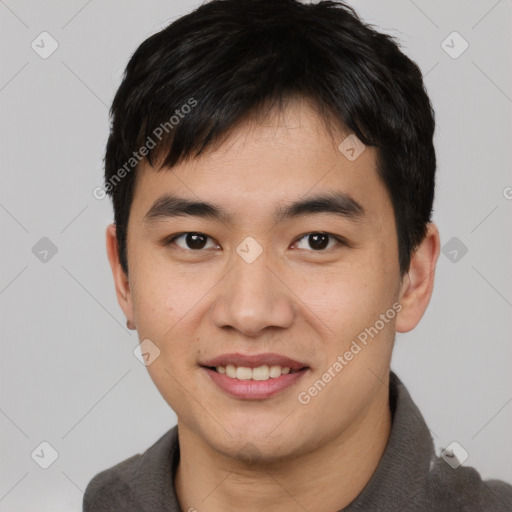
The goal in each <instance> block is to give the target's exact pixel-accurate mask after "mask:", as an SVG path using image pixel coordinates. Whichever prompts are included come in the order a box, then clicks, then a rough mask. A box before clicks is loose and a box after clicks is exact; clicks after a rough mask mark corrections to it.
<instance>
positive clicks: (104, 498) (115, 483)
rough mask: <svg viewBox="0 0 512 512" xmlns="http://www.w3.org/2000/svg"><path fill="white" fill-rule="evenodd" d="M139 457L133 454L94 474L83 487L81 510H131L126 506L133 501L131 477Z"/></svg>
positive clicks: (85, 511) (98, 511)
mask: <svg viewBox="0 0 512 512" xmlns="http://www.w3.org/2000/svg"><path fill="white" fill-rule="evenodd" d="M140 458H141V455H140V454H137V455H133V456H132V457H129V458H128V459H126V460H124V461H122V462H119V463H118V464H116V465H114V466H112V467H111V468H108V469H105V470H104V471H101V472H100V473H98V474H97V475H96V476H94V477H93V478H92V480H91V481H90V482H89V484H88V485H87V487H86V489H85V493H84V498H83V508H82V510H83V512H93V511H94V512H104V511H105V512H107V511H114V510H125V511H127V512H128V511H129V510H131V508H127V506H128V504H130V503H133V501H134V496H132V494H133V493H132V485H131V479H132V475H133V473H134V472H135V468H136V466H137V462H138V461H139V460H140ZM121 507H122V508H121Z"/></svg>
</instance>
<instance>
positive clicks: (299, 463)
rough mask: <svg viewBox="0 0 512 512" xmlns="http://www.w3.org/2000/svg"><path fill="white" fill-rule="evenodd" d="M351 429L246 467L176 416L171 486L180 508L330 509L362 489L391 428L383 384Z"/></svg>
mask: <svg viewBox="0 0 512 512" xmlns="http://www.w3.org/2000/svg"><path fill="white" fill-rule="evenodd" d="M383 390H384V391H386V393H383V396H381V397H379V398H378V399H377V400H376V402H375V403H374V404H373V405H372V407H370V408H369V410H368V411H367V412H366V413H365V414H364V417H362V418H360V419H358V421H357V422H354V423H353V424H352V425H351V426H350V429H348V430H347V431H344V432H342V433H340V435H339V436H337V437H335V438H334V439H332V440H330V441H329V442H326V443H325V444H323V445H322V446H321V447H320V448H318V449H316V450H314V451H312V452H309V453H307V454H304V455H300V456H298V457H295V458H287V459H286V460H285V461H278V462H273V463H271V464H269V463H265V464H264V465H263V466H262V465H254V466H251V467H248V466H247V465H246V464H242V463H240V462H239V461H237V460H235V459H233V458H229V457H225V456H222V455H220V454H219V452H217V451H215V450H213V449H211V447H209V446H208V445H206V443H205V441H204V440H203V439H202V438H199V437H197V436H196V434H195V433H194V432H192V431H191V430H190V429H188V428H187V427H186V426H183V425H181V424H180V422H179V421H178V429H179V442H180V462H179V465H178V468H177V472H176V477H175V482H174V486H175V489H176V494H177V496H178V500H179V503H180V505H181V508H182V510H184V511H187V512H188V511H194V510H197V512H201V511H202V510H208V511H209V512H221V511H222V512H231V511H235V510H236V511H238V510H240V504H241V503H243V509H244V511H247V512H253V511H254V512H257V511H261V510H272V511H273V512H281V511H282V512H285V511H286V512H290V511H295V510H297V511H304V510H315V511H316V512H332V511H333V510H340V509H342V508H344V507H346V506H347V505H348V504H350V503H351V502H352V501H353V500H354V499H355V498H356V497H357V496H358V495H359V494H360V493H361V491H362V490H363V489H364V487H365V486H366V484H367V483H368V481H369V480H370V478H371V477H372V475H373V473H374V472H375V470H376V468H377V466H378V464H379V461H380V459H381V457H382V455H383V453H384V450H385V448H386V444H387V441H388V439H389V434H390V431H391V412H390V409H389V401H388V396H387V387H386V386H383Z"/></svg>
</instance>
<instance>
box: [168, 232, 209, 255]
mask: <svg viewBox="0 0 512 512" xmlns="http://www.w3.org/2000/svg"><path fill="white" fill-rule="evenodd" d="M183 237H184V244H185V246H183V245H180V244H178V243H176V245H177V246H178V247H180V248H181V249H184V250H193V251H200V250H201V249H204V248H205V246H206V240H207V239H208V238H210V237H209V236H208V235H205V234H203V233H196V232H188V233H181V234H179V235H175V236H173V237H171V238H170V239H168V240H167V241H166V242H165V245H171V244H172V243H174V242H175V241H176V240H178V239H180V238H183Z"/></svg>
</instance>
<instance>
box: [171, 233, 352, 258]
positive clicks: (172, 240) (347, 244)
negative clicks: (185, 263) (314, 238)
mask: <svg viewBox="0 0 512 512" xmlns="http://www.w3.org/2000/svg"><path fill="white" fill-rule="evenodd" d="M189 234H194V235H202V236H205V237H207V238H209V239H210V240H213V238H211V237H210V236H208V235H206V234H204V233H199V232H197V231H185V232H183V233H178V234H177V235H172V236H171V237H170V238H167V239H165V240H164V245H165V246H170V245H171V244H172V243H174V241H175V240H176V239H178V238H180V237H182V236H185V235H189ZM309 235H326V236H328V237H330V238H334V239H335V240H336V241H337V242H338V243H339V245H340V246H342V247H343V246H344V247H350V244H349V243H348V242H347V240H345V239H344V238H343V237H340V236H337V235H333V234H331V233H326V232H325V231H310V232H309V233H305V234H303V235H300V236H299V237H298V238H296V239H295V242H294V244H295V243H297V242H299V241H300V240H303V239H304V238H306V237H308V236H309ZM177 247H178V249H181V250H183V251H185V252H196V253H199V252H204V251H205V250H204V249H183V247H179V246H177ZM336 248H339V247H336V246H334V247H330V248H328V249H319V250H313V249H311V250H308V252H313V253H322V252H330V251H331V250H333V249H336ZM299 250H303V249H299Z"/></svg>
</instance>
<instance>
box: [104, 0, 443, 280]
mask: <svg viewBox="0 0 512 512" xmlns="http://www.w3.org/2000/svg"><path fill="white" fill-rule="evenodd" d="M399 47H400V44H399V43H398V42H396V41H395V39H394V38H393V37H392V36H390V35H386V34H383V33H380V32H378V31H377V30H375V28H374V27H373V26H372V25H370V24H366V23H364V22H363V21H362V20H361V19H360V18H359V17H358V15H357V14H356V12H355V11H354V9H353V8H351V7H350V6H348V5H346V4H344V3H343V2H335V1H321V2H319V3H315V4H312V3H311V4H305V3H301V2H299V1H298V0H213V1H210V2H207V3H204V4H202V5H201V6H200V7H198V8H197V9H196V10H194V11H193V12H191V13H189V14H187V15H185V16H182V17H181V18H178V19H177V20H175V21H174V22H172V23H171V24H170V25H168V26H167V27H166V28H165V29H163V30H161V31H160V32H158V33H156V34H154V35H152V36H151V37H149V38H148V39H146V40H145V41H144V42H143V43H142V44H141V45H140V46H139V47H138V49H137V50H136V51H135V53H134V54H133V56H132V57H131V59H130V60H129V62H128V65H127V67H126V70H125V73H124V76H123V80H122V83H121V85H120V87H119V89H118V91H117V93H116V95H115V98H114V101H113V103H112V107H111V110H110V115H111V126H110V135H109V139H108V142H107V147H106V154H105V191H106V193H107V194H109V195H110V196H111V197H112V200H113V206H114V222H115V225H116V228H117V241H118V244H119V254H120V262H121V266H122V268H123V269H124V271H125V272H126V273H128V261H127V256H126V234H127V226H128V220H129V213H130V206H131V202H132V198H133V193H134V187H135V183H136V171H137V165H138V163H139V162H140V161H141V160H142V159H145V160H146V161H147V162H148V163H149V164H150V165H151V166H152V167H154V162H155V161H156V160H158V161H159V162H160V164H161V165H163V166H164V167H165V168H170V167H172V166H173V165H175V164H177V163H179V162H181V161H183V160H186V159H189V158H194V156H198V155H200V154H201V153H202V152H203V150H204V149H205V148H207V147H209V146H211V145H212V144H213V143H215V142H217V143H218V142H219V141H221V140H222V139H223V137H226V136H227V135H228V134H229V133H230V130H232V129H233V128H234V127H235V125H236V124H237V123H238V122H240V121H242V120H244V119H246V118H248V117H250V116H256V115H258V113H260V114H261V112H262V111H263V109H265V108H266V107H269V106H270V107H275V106H276V105H277V106H278V107H279V108H283V104H284V102H285V101H287V100H289V99H290V98H293V97H300V98H304V99H307V100H308V101H311V102H313V104H314V105H315V106H316V107H317V108H318V112H319V113H320V115H321V116H322V118H323V119H324V120H325V122H326V125H327V126H331V125H330V123H331V122H332V120H334V121H335V122H337V124H338V126H339V127H341V128H342V130H343V131H347V130H348V131H349V132H353V133H354V134H355V135H356V136H357V137H358V138H359V140H360V141H361V142H363V144H365V145H367V146H375V147H376V148H377V165H378V172H379V175H380V177H381V179H382V180H383V182H384V184H385V186H386V188H387V190H388V192H389V195H390V198H391V202H392V204H393V209H394V213H395V221H396V229H397V235H398V256H399V265H400V272H401V274H402V275H403V274H404V273H405V272H407V271H408V269H409V265H410V258H411V255H412V254H413V252H414V250H415V249H416V248H417V246H418V244H419V243H420V242H421V241H422V240H423V238H424V237H425V234H426V230H427V223H428V222H429V221H430V217H431V214H432V207H433V201H434V182H435V170H436V156H435V150H434V146H433V136H434V128H435V121H434V110H433V108H432V105H431V103H430V100H429V97H428V95H427V92H426V89H425V86H424V83H423V77H422V74H421V71H420V69H419V67H418V66H417V64H416V63H414V62H413V61H412V60H411V59H409V58H408V57H407V56H406V55H405V54H404V53H402V52H401V50H400V48H399ZM164 132H165V133H164ZM156 139H158V140H156ZM150 141H151V142H150ZM340 142H341V141H340Z"/></svg>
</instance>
